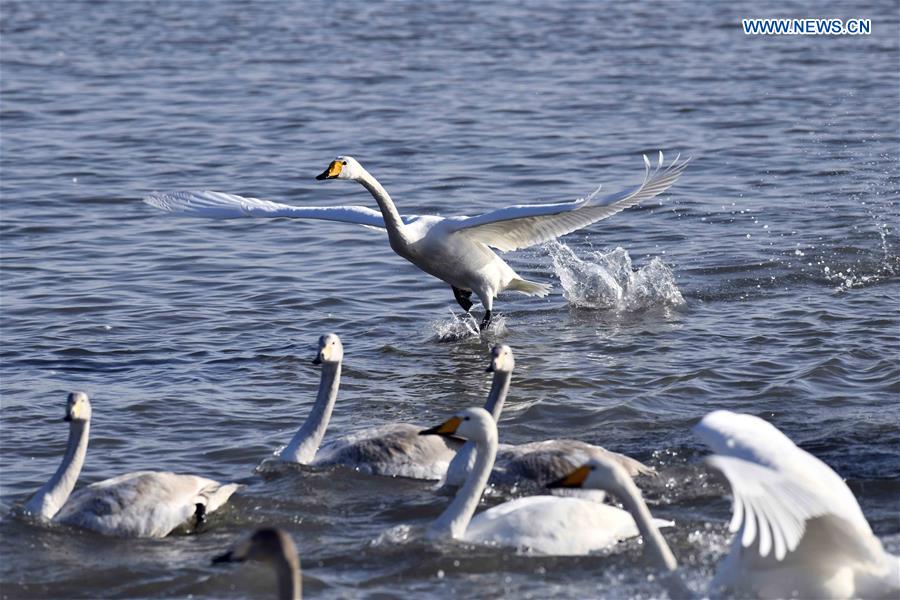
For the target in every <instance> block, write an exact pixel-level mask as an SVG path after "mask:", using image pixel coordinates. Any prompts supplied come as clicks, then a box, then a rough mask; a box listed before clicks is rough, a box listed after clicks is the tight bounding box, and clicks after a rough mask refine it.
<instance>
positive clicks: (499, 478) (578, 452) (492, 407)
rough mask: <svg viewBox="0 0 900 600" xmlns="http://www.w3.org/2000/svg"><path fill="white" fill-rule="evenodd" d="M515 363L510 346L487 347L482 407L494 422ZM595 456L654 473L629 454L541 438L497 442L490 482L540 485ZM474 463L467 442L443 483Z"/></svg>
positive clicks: (458, 478)
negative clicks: (485, 393)
mask: <svg viewBox="0 0 900 600" xmlns="http://www.w3.org/2000/svg"><path fill="white" fill-rule="evenodd" d="M515 366H516V359H515V356H513V351H512V348H510V347H509V346H507V345H505V344H502V345H498V346H494V347H493V348H492V349H491V362H490V364H489V365H488V368H487V372H488V373H493V374H494V377H493V381H492V383H491V391H490V393H489V394H488V399H487V402H485V405H484V409H485V410H486V411H488V412H489V413H491V416H493V418H494V421H495V422H497V421H499V420H500V413H501V412H502V411H503V405H504V403H505V402H506V395H507V393H508V392H509V383H510V379H511V378H512V372H513V369H514V368H515ZM597 455H600V456H605V457H607V458H610V459H612V460H615V461H618V462H619V464H621V465H622V466H623V467H624V468H625V470H626V471H627V472H628V473H629V474H630V475H631V476H632V477H634V476H637V475H648V474H652V473H654V472H655V471H654V470H653V469H651V468H650V467H647V466H646V465H644V464H643V463H641V462H639V461H637V460H635V459H633V458H631V457H628V456H625V455H624V454H619V453H618V452H610V451H609V450H607V449H606V448H602V447H600V446H595V445H593V444H588V443H586V442H581V441H578V440H566V439H563V440H544V441H542V442H528V443H525V444H518V445H511V444H500V445H499V446H498V448H497V458H496V460H495V462H494V468H493V470H492V471H491V477H490V483H491V484H494V485H514V484H516V483H520V482H522V481H532V482H535V483H537V484H538V485H541V486H544V485H546V484H548V483H550V482H551V481H555V480H557V479H559V478H560V477H562V476H563V475H565V474H567V473H569V472H570V471H571V470H572V469H574V468H576V467H577V466H579V465H581V464H583V463H584V462H585V461H587V460H588V459H590V458H591V457H593V456H597ZM474 463H475V443H474V442H472V441H468V442H466V443H465V444H464V445H463V447H462V448H460V450H459V451H458V452H457V453H456V456H454V457H453V460H452V461H450V466H449V467H448V468H447V475H446V477H445V478H444V484H445V485H447V486H450V487H459V486H461V485H462V484H463V483H464V482H465V479H466V475H467V474H468V472H469V470H471V468H472V465H473V464H474ZM591 497H592V498H594V499H595V500H602V496H601V497H599V498H598V496H597V495H593V496H591Z"/></svg>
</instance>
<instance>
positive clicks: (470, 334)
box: [431, 310, 506, 342]
mask: <svg viewBox="0 0 900 600" xmlns="http://www.w3.org/2000/svg"><path fill="white" fill-rule="evenodd" d="M431 330H432V332H433V333H434V338H435V339H436V340H437V341H439V342H456V341H459V340H465V339H469V338H477V337H480V336H482V335H484V336H486V337H489V338H493V337H500V336H502V335H503V334H504V333H506V317H504V316H503V315H494V318H493V319H492V320H491V324H490V325H488V327H487V329H485V330H484V331H479V330H478V321H477V320H476V318H475V316H474V315H473V314H472V313H467V314H459V313H456V312H453V311H452V310H451V311H450V318H448V319H443V320H438V321H432V322H431Z"/></svg>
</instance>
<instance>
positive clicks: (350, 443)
mask: <svg viewBox="0 0 900 600" xmlns="http://www.w3.org/2000/svg"><path fill="white" fill-rule="evenodd" d="M343 359H344V347H343V345H342V344H341V340H340V338H339V337H338V336H337V335H335V334H333V333H331V334H328V335H323V336H322V337H320V338H319V350H318V354H317V355H316V358H315V359H314V360H313V363H314V364H317V365H321V366H322V379H321V381H320V383H319V392H318V395H317V396H316V401H315V404H313V408H312V411H311V412H310V414H309V417H307V419H306V421H305V422H304V423H303V425H302V426H301V427H300V429H298V430H297V433H296V434H294V437H293V438H292V439H291V441H290V443H288V445H287V446H285V447H284V449H283V450H282V451H281V452H280V454H279V458H280V459H281V460H283V461H286V462H294V463H299V464H302V465H307V464H315V465H346V466H349V467H354V468H356V469H358V470H360V471H363V472H366V473H370V474H372V475H387V476H394V477H410V478H414V479H440V478H442V477H443V476H444V473H445V472H446V471H447V465H448V464H449V463H450V460H451V459H452V458H453V456H454V455H455V454H456V448H458V447H459V444H458V443H454V442H453V441H448V440H444V439H439V438H423V437H421V436H419V435H418V433H419V430H420V429H421V427H417V426H415V425H410V424H408V423H392V424H388V425H383V426H381V427H377V428H374V429H369V430H366V431H364V432H363V433H361V434H356V435H350V436H346V437H343V438H340V439H337V440H334V441H331V442H329V443H326V444H325V445H324V446H322V447H321V448H320V445H321V444H322V439H323V438H324V437H325V431H326V430H327V429H328V422H329V421H330V420H331V412H332V409H333V408H334V403H335V400H336V399H337V394H338V387H339V386H340V383H341V363H342V361H343Z"/></svg>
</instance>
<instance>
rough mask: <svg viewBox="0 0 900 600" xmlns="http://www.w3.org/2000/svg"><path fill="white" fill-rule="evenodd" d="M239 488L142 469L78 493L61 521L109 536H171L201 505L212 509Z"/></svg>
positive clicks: (60, 518) (71, 498) (192, 476)
mask: <svg viewBox="0 0 900 600" xmlns="http://www.w3.org/2000/svg"><path fill="white" fill-rule="evenodd" d="M238 487H239V486H238V485H237V484H221V483H219V482H217V481H214V480H212V479H206V478H205V477H197V476H194V475H179V474H176V473H168V472H155V471H138V472H135V473H127V474H125V475H120V476H118V477H113V478H111V479H106V480H104V481H99V482H97V483H93V484H91V485H89V486H87V487H85V488H82V489H81V490H79V491H77V492H75V493H74V494H72V496H71V497H70V498H69V501H68V502H66V504H65V505H64V506H63V507H62V509H61V510H60V511H59V513H58V514H57V516H56V519H55V520H57V521H59V522H61V523H64V524H67V525H74V526H77V527H84V528H87V529H92V530H94V531H97V532H100V533H103V534H107V535H115V536H123V537H157V538H158V537H165V536H166V535H168V534H169V533H171V532H172V530H174V529H175V528H177V527H179V526H181V525H183V524H185V523H189V522H190V521H191V519H192V518H193V517H194V516H195V515H196V512H197V505H198V504H202V505H203V506H204V507H205V508H206V511H207V512H212V511H214V510H215V509H217V508H218V507H219V506H221V505H222V504H224V503H225V502H226V501H227V500H228V498H229V497H230V496H231V494H233V493H234V492H235V491H236V490H237V489H238Z"/></svg>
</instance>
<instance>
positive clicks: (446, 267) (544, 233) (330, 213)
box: [144, 152, 688, 329]
mask: <svg viewBox="0 0 900 600" xmlns="http://www.w3.org/2000/svg"><path fill="white" fill-rule="evenodd" d="M644 162H645V163H646V167H647V169H646V172H645V174H644V181H643V182H642V183H641V184H640V185H638V186H637V187H634V188H631V189H628V190H625V191H623V192H619V193H616V194H610V195H607V196H602V197H601V196H600V195H599V192H600V190H599V188H598V189H597V191H595V192H594V193H593V194H591V195H590V196H588V197H587V198H584V199H581V200H576V201H574V202H561V203H556V204H534V205H528V206H510V207H507V208H501V209H499V210H495V211H491V212H489V213H485V214H483V215H479V216H476V217H448V218H445V217H438V216H406V217H401V216H400V213H399V212H398V210H397V207H396V206H395V205H394V202H393V200H391V197H390V196H389V195H388V193H387V191H385V189H384V188H383V187H382V186H381V184H380V183H378V181H377V180H376V179H375V178H374V177H373V176H372V175H371V174H369V172H368V171H366V170H365V169H364V168H363V167H362V165H360V164H359V162H357V161H356V159H354V158H353V157H351V156H339V157H338V158H336V159H335V160H333V161H332V162H331V164H330V165H328V168H327V169H325V171H324V172H323V173H321V174H320V175H318V176H317V177H316V179H348V180H351V181H357V182H359V183H360V184H362V185H363V187H365V188H366V189H367V190H368V191H369V193H371V194H372V196H373V197H374V198H375V201H376V202H377V203H378V207H379V208H380V209H381V213H380V214H379V213H378V212H377V211H374V210H372V209H369V208H366V207H364V206H337V207H306V208H304V207H298V206H289V205H285V204H278V203H275V202H269V201H267V200H258V199H256V198H244V197H241V196H235V195H233V194H223V193H221V192H210V191H205V192H200V191H194V192H175V193H153V194H150V195H149V196H147V197H146V198H144V202H146V203H147V204H150V205H151V206H155V207H157V208H160V209H162V210H165V211H169V212H181V213H189V214H193V215H197V216H202V217H213V218H235V217H292V218H299V219H325V220H329V221H343V222H345V223H356V224H358V225H364V226H367V227H374V228H384V229H386V230H387V234H388V240H389V242H390V244H391V248H393V250H394V252H396V253H397V254H399V255H400V256H402V257H403V258H405V259H407V260H408V261H410V262H411V263H413V264H414V265H416V266H417V267H419V268H420V269H421V270H423V271H425V272H426V273H428V274H429V275H433V276H434V277H437V278H438V279H440V280H442V281H444V282H446V283H448V284H450V286H451V287H452V288H453V294H454V296H455V297H456V301H457V302H458V303H459V304H460V306H462V308H463V310H465V311H466V312H469V309H470V308H471V307H472V300H471V299H470V298H471V295H472V293H473V292H474V293H475V295H477V296H478V298H479V299H480V300H481V304H482V305H483V306H484V309H485V313H484V318H483V319H482V321H481V328H482V329H484V328H485V327H486V326H487V325H488V324H489V323H490V321H491V310H492V309H493V305H494V298H495V297H496V296H497V294H499V293H500V292H502V291H504V290H513V291H516V292H521V293H523V294H526V295H528V296H546V295H547V294H548V293H549V290H550V286H549V285H547V284H543V283H534V282H531V281H526V280H524V279H522V278H521V277H520V276H519V275H518V274H516V272H515V271H513V269H512V268H511V267H510V266H509V265H508V264H506V262H504V261H503V259H501V258H500V257H499V256H497V255H496V254H495V253H494V251H493V250H491V248H495V249H497V250H500V251H503V252H506V251H510V250H516V249H519V248H527V247H528V246H533V245H535V244H540V243H543V242H547V241H550V240H552V239H555V238H557V237H560V236H562V235H565V234H567V233H571V232H573V231H576V230H578V229H581V228H583V227H587V226H588V225H590V224H592V223H595V222H597V221H599V220H601V219H605V218H607V217H610V216H612V215H614V214H616V213H618V212H620V211H622V210H624V209H626V208H628V207H630V206H634V205H635V204H637V203H639V202H641V201H643V200H647V199H649V198H653V197H654V196H657V195H659V194H661V193H663V192H665V191H666V190H667V189H669V188H670V187H671V186H672V185H673V184H674V183H675V182H676V181H677V180H678V177H679V176H680V175H681V173H682V171H684V169H685V167H686V166H687V163H688V161H687V160H685V161H682V162H678V158H677V157H676V158H675V160H674V161H673V162H671V163H670V164H669V165H668V166H667V167H666V168H663V155H662V152H660V153H659V163H658V164H657V165H656V167H655V168H653V167H651V166H650V161H649V160H647V157H646V156H645V157H644Z"/></svg>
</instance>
